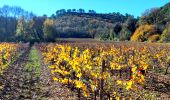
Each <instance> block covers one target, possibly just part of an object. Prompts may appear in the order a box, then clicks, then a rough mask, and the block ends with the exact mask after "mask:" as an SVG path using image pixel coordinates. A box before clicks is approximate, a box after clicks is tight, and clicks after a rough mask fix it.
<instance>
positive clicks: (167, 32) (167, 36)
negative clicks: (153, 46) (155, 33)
mask: <svg viewBox="0 0 170 100" xmlns="http://www.w3.org/2000/svg"><path fill="white" fill-rule="evenodd" d="M169 41H170V24H168V25H167V27H166V28H165V29H164V31H163V33H162V35H161V39H160V42H169Z"/></svg>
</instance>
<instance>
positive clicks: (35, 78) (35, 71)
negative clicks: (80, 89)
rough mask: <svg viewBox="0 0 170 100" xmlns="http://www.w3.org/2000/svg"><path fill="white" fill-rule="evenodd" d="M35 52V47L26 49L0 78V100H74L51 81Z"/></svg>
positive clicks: (60, 86) (39, 56) (48, 73)
mask: <svg viewBox="0 0 170 100" xmlns="http://www.w3.org/2000/svg"><path fill="white" fill-rule="evenodd" d="M33 49H34V51H35V52H34V51H33ZM32 51H33V54H32ZM36 51H37V50H36V49H35V47H32V48H28V49H27V50H26V51H25V52H24V53H23V54H22V55H21V56H20V57H19V58H18V59H17V60H16V61H15V62H13V63H12V64H11V65H10V66H9V68H8V69H7V70H6V71H5V72H4V73H3V75H2V76H0V85H1V86H2V87H1V88H0V100H1V99H2V100H9V99H10V100H14V99H15V100H16V99H17V100H24V99H27V100H39V99H41V100H42V99H43V100H68V99H69V100H75V96H74V93H72V92H71V91H70V90H69V89H67V88H66V87H64V86H62V85H61V84H59V83H56V82H54V81H53V80H52V78H51V74H50V70H49V68H48V67H47V66H45V65H44V64H43V62H42V61H41V54H40V53H39V52H38V51H37V52H36ZM34 53H37V55H35V54H34ZM36 60H38V61H36Z"/></svg>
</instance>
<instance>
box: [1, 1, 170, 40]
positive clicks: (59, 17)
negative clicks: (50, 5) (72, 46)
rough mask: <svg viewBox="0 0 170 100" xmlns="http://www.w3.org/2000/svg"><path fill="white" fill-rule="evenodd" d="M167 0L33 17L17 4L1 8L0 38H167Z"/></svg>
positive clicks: (169, 13) (169, 9)
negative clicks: (140, 9)
mask: <svg viewBox="0 0 170 100" xmlns="http://www.w3.org/2000/svg"><path fill="white" fill-rule="evenodd" d="M169 22H170V3H168V4H166V5H165V6H163V7H160V8H152V9H148V10H146V11H144V13H143V14H142V16H141V17H138V18H135V17H134V16H133V15H130V14H125V15H123V14H120V13H115V12H113V13H107V14H101V13H97V12H96V11H94V10H89V11H85V10H84V9H67V10H66V9H61V10H57V11H56V12H54V14H52V15H51V16H50V17H49V16H46V15H44V16H36V15H35V14H33V13H32V12H28V11H25V10H23V9H22V8H20V7H16V6H13V7H11V6H7V5H5V6H3V7H2V8H0V40H1V41H24V42H28V41H37V42H40V41H55V40H56V38H93V39H100V40H113V41H125V40H131V41H140V42H144V41H148V42H167V41H170V23H169Z"/></svg>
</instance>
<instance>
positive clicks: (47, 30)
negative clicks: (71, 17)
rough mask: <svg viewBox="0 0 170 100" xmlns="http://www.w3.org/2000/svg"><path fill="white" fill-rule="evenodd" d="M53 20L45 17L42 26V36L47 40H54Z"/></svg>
mask: <svg viewBox="0 0 170 100" xmlns="http://www.w3.org/2000/svg"><path fill="white" fill-rule="evenodd" d="M54 24H55V23H54V20H52V19H46V20H45V21H44V24H43V25H44V26H43V32H44V38H45V39H46V40H47V41H49V40H55V35H56V34H55V33H56V32H55V27H54Z"/></svg>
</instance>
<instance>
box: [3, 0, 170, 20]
mask: <svg viewBox="0 0 170 100" xmlns="http://www.w3.org/2000/svg"><path fill="white" fill-rule="evenodd" d="M168 2H170V0H0V7H2V6H3V5H9V6H20V7H21V8H23V9H25V10H27V11H30V12H33V13H35V14H36V15H39V16H41V15H44V14H46V15H48V16H50V15H52V14H55V12H56V10H59V9H79V8H83V9H85V10H86V11H88V10H89V9H92V10H95V11H96V12H97V13H112V12H120V13H121V14H125V13H128V14H132V15H134V16H135V17H137V16H140V15H141V14H142V13H143V12H144V11H145V10H146V9H150V8H153V7H161V6H163V5H165V4H166V3H168Z"/></svg>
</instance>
